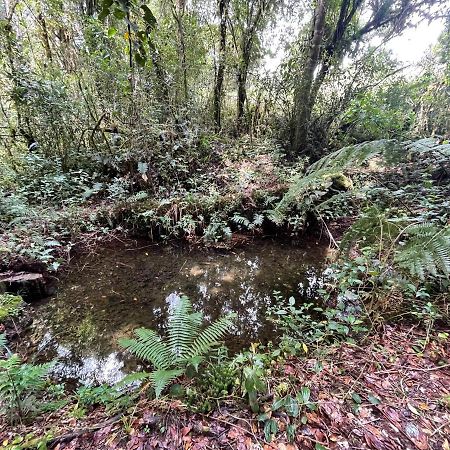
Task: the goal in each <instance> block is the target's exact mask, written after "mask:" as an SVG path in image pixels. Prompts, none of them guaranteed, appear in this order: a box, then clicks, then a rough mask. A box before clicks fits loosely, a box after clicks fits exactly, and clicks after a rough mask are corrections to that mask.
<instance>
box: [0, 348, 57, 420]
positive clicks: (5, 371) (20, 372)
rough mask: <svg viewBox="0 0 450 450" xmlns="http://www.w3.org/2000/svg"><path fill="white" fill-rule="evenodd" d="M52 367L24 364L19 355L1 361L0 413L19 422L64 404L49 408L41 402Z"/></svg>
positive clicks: (49, 365)
mask: <svg viewBox="0 0 450 450" xmlns="http://www.w3.org/2000/svg"><path fill="white" fill-rule="evenodd" d="M51 367H52V363H49V364H42V365H33V364H24V363H22V361H21V359H20V357H19V356H18V355H11V356H9V357H8V358H7V359H3V360H0V398H1V400H2V401H1V405H2V407H1V408H2V409H1V412H2V414H5V415H7V417H8V418H9V420H10V421H11V422H15V421H18V420H19V421H22V420H24V419H26V418H28V417H32V416H34V415H36V414H38V413H40V412H42V411H45V410H47V409H48V408H49V407H50V408H52V407H56V408H57V407H59V406H61V404H63V402H57V403H54V404H50V403H49V401H48V400H47V399H46V400H44V394H45V391H46V388H47V381H48V372H49V370H50V368H51Z"/></svg>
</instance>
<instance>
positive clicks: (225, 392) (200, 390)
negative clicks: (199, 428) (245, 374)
mask: <svg viewBox="0 0 450 450" xmlns="http://www.w3.org/2000/svg"><path fill="white" fill-rule="evenodd" d="M236 377H237V370H236V368H235V367H233V365H232V364H231V362H230V361H229V360H228V359H227V358H221V357H219V358H217V359H212V360H211V361H210V362H209V363H208V365H207V366H206V367H205V369H204V370H203V371H202V372H201V374H200V375H199V377H198V379H196V380H195V384H194V385H193V386H189V387H188V388H187V389H186V400H187V403H188V405H190V407H191V409H192V410H193V411H198V412H202V413H208V412H210V411H211V410H212V409H213V407H214V403H215V402H218V401H219V400H220V399H226V398H228V397H229V395H230V394H231V393H232V392H233V388H234V386H235V380H236Z"/></svg>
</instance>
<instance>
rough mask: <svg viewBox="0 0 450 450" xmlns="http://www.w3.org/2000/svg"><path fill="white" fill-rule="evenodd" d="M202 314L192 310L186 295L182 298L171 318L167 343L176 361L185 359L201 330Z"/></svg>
mask: <svg viewBox="0 0 450 450" xmlns="http://www.w3.org/2000/svg"><path fill="white" fill-rule="evenodd" d="M201 321H202V315H201V314H199V313H193V312H192V305H191V303H190V301H189V299H188V298H187V297H186V296H183V297H181V298H180V301H179V303H178V304H177V305H176V306H175V308H174V310H173V313H172V315H171V316H170V318H169V324H168V338H167V345H168V348H169V349H170V352H171V353H172V356H173V358H174V361H178V360H182V359H184V357H185V355H187V354H188V353H189V351H190V349H191V345H192V340H193V338H194V336H196V335H197V334H198V332H199V327H200V324H201Z"/></svg>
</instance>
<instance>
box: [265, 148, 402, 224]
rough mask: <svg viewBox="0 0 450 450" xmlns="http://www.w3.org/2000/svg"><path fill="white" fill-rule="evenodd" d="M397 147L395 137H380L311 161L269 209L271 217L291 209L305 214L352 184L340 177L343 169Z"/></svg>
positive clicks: (395, 150)
mask: <svg viewBox="0 0 450 450" xmlns="http://www.w3.org/2000/svg"><path fill="white" fill-rule="evenodd" d="M400 149H401V146H400V145H399V144H398V143H396V142H395V141H389V140H380V141H374V142H366V143H363V144H358V145H353V146H349V147H344V148H342V149H341V150H337V151H335V152H333V153H330V154H329V155H327V156H324V157H323V158H321V159H320V160H319V161H317V162H315V163H314V164H311V165H310V166H309V167H308V169H307V171H306V174H305V175H297V176H296V177H294V179H293V180H292V182H291V184H290V187H289V190H288V192H287V193H286V194H285V195H284V197H283V198H282V199H281V201H280V202H279V203H278V205H277V206H276V207H275V209H274V210H273V211H272V212H271V219H272V220H273V221H274V222H275V223H282V222H283V220H284V219H286V217H287V216H288V214H292V210H294V211H295V210H297V211H299V212H300V213H301V215H302V216H303V217H306V214H307V213H308V212H313V211H314V209H315V208H317V207H320V204H321V203H322V202H323V201H324V200H327V199H329V198H330V197H333V196H335V195H337V194H339V193H340V192H341V191H342V190H347V189H349V188H351V187H352V185H351V182H349V181H347V180H346V179H345V177H343V172H345V171H348V170H350V169H355V168H357V167H359V166H361V165H362V164H364V163H365V162H367V161H368V160H369V159H371V158H373V157H375V156H379V155H382V154H383V155H384V154H389V155H390V156H392V155H394V154H396V153H398V152H399V150H400ZM342 180H344V181H342ZM333 183H335V187H334V189H333ZM336 184H337V186H336ZM304 220H305V219H303V222H304Z"/></svg>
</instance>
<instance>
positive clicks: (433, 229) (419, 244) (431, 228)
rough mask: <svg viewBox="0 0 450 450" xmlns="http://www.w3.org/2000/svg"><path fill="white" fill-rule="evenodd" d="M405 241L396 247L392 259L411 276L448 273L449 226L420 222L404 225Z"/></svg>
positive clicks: (449, 262)
mask: <svg viewBox="0 0 450 450" xmlns="http://www.w3.org/2000/svg"><path fill="white" fill-rule="evenodd" d="M404 234H405V235H406V239H407V240H406V242H403V243H401V245H399V247H398V248H397V253H396V255H395V259H394V261H395V262H396V263H397V264H398V266H399V267H401V268H402V269H405V270H407V271H408V272H409V273H410V274H411V275H412V276H415V277H418V278H419V279H421V280H424V279H425V278H426V276H427V275H428V274H431V275H433V276H438V275H439V274H443V275H445V276H446V277H449V275H450V227H448V226H447V227H444V228H439V227H437V226H436V225H434V224H430V223H421V224H415V225H412V226H409V227H406V228H405V230H404Z"/></svg>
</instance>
